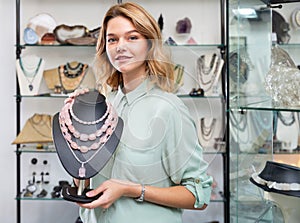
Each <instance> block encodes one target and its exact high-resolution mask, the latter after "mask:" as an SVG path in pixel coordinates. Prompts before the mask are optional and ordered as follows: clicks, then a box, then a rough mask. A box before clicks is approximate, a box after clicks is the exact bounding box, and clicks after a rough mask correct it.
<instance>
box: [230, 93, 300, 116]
mask: <svg viewBox="0 0 300 223" xmlns="http://www.w3.org/2000/svg"><path fill="white" fill-rule="evenodd" d="M231 103H232V104H233V105H232V106H231V108H232V109H239V110H261V111H294V112H300V106H299V107H279V106H278V107H277V106H274V104H273V102H272V99H271V98H270V97H268V96H240V97H239V99H238V102H237V101H236V100H234V101H233V100H231Z"/></svg>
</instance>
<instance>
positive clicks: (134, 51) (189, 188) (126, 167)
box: [79, 3, 212, 223]
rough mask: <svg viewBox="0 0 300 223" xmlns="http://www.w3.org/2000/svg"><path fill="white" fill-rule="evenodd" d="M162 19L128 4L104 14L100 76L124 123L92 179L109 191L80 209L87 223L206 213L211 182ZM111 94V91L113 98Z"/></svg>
mask: <svg viewBox="0 0 300 223" xmlns="http://www.w3.org/2000/svg"><path fill="white" fill-rule="evenodd" d="M161 39H162V37H161V33H160V30H159V27H158V25H157V23H156V21H155V20H154V19H153V17H151V16H150V15H149V13H148V12H147V11H146V10H145V9H143V8H142V7H141V6H139V5H137V4H134V3H123V4H118V5H115V6H112V7H111V8H110V9H109V10H108V12H107V13H106V15H105V17H104V20H103V23H102V26H101V33H100V36H99V39H98V44H97V56H96V64H97V68H98V71H97V74H98V80H99V82H100V83H101V85H102V87H103V89H104V90H105V91H106V92H107V97H108V99H109V100H110V101H111V102H112V103H113V106H114V107H115V109H116V110H117V112H118V115H119V116H120V117H121V118H122V119H123V121H124V129H123V135H122V137H121V139H120V143H119V146H118V148H117V151H116V152H115V154H114V155H113V157H112V158H111V160H110V161H109V163H108V164H107V165H106V166H105V167H104V168H103V169H102V170H101V172H100V173H99V174H98V175H97V176H95V177H94V178H93V179H91V180H90V184H91V187H92V188H94V190H92V191H90V192H89V193H88V194H87V195H88V196H94V195H96V194H99V193H103V194H102V196H100V197H99V198H98V199H97V200H95V201H93V202H91V203H88V204H79V205H80V206H81V210H80V216H81V218H82V220H83V222H88V223H96V222H101V223H102V222H111V223H122V222H124V223H129V222H130V223H134V222H139V223H140V222H143V223H148V222H149V223H150V222H151V223H153V222H155V223H160V222H161V223H167V222H168V223H169V222H172V223H177V222H178V223H179V222H182V219H181V214H182V209H200V210H202V209H205V208H206V206H207V204H208V203H209V199H210V193H211V184H212V178H211V177H210V176H208V175H207V174H206V169H207V163H206V162H205V161H204V160H203V157H202V148H201V147H200V145H199V143H198V139H197V133H196V128H195V124H194V122H193V121H192V119H191V117H190V115H189V113H188V109H187V108H186V106H185V105H184V104H183V103H182V102H181V100H180V99H178V98H177V97H176V96H175V95H173V94H172V93H169V92H172V90H173V82H174V81H173V65H172V63H171V62H170V55H168V54H166V53H164V51H163V44H162V41H161ZM109 92H112V93H109Z"/></svg>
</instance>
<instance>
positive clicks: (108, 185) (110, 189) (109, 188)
mask: <svg viewBox="0 0 300 223" xmlns="http://www.w3.org/2000/svg"><path fill="white" fill-rule="evenodd" d="M140 187H141V186H140V185H139V184H134V183H131V182H127V181H121V180H117V179H110V180H107V181H105V182H103V183H102V184H101V185H100V186H99V187H97V188H96V189H94V190H91V191H89V192H88V193H87V196H88V197H93V196H96V195H98V194H100V193H101V192H102V193H103V194H102V195H101V196H100V197H99V198H98V199H97V200H94V201H93V202H91V203H86V204H82V203H78V205H79V206H80V207H83V208H88V209H93V208H97V207H101V208H104V209H107V208H109V207H110V206H111V205H112V204H113V203H114V202H115V201H116V200H118V199H119V198H120V197H122V196H128V197H131V196H132V197H134V196H135V195H136V197H137V196H139V195H138V193H139V191H140Z"/></svg>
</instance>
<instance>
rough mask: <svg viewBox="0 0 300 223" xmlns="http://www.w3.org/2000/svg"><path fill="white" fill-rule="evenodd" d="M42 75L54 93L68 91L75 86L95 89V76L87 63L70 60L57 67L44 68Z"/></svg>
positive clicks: (74, 88)
mask: <svg viewBox="0 0 300 223" xmlns="http://www.w3.org/2000/svg"><path fill="white" fill-rule="evenodd" d="M43 77H44V79H45V82H46V84H47V87H48V89H50V90H53V91H54V92H56V93H61V92H63V93H70V92H72V91H74V90H76V89H77V88H89V89H95V83H96V80H95V76H94V73H93V71H92V69H90V68H89V65H88V64H85V63H82V62H77V61H72V62H67V63H66V64H61V65H59V66H58V68H54V69H49V70H45V71H44V73H43Z"/></svg>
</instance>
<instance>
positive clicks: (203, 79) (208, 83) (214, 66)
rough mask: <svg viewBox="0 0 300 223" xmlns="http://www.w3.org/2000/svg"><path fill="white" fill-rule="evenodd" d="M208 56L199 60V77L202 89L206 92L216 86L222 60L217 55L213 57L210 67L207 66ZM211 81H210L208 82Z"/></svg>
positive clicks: (202, 56) (203, 56)
mask: <svg viewBox="0 0 300 223" xmlns="http://www.w3.org/2000/svg"><path fill="white" fill-rule="evenodd" d="M206 57H207V56H206V55H201V56H200V57H199V58H198V59H197V77H198V82H199V85H200V87H201V88H202V89H203V90H204V91H209V90H210V89H211V88H212V87H213V85H214V84H215V81H216V78H217V76H218V73H219V71H220V66H221V65H223V63H221V59H220V58H219V57H218V55H217V54H215V53H214V54H213V55H212V56H211V60H210V62H209V65H208V66H207V65H206ZM207 79H209V80H207Z"/></svg>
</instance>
